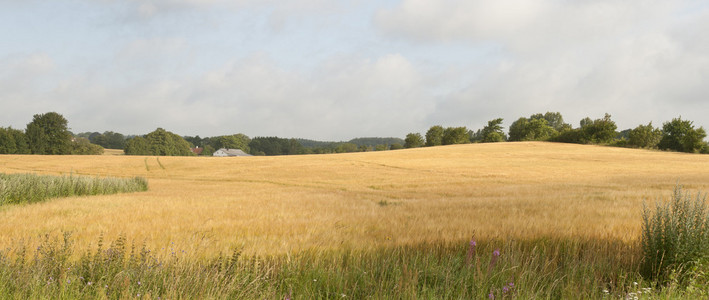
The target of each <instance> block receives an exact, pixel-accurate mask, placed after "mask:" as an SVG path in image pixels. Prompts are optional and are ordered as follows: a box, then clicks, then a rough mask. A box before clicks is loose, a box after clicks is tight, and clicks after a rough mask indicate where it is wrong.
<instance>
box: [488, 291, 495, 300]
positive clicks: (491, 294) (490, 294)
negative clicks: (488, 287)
mask: <svg viewBox="0 0 709 300" xmlns="http://www.w3.org/2000/svg"><path fill="white" fill-rule="evenodd" d="M487 298H488V299H495V294H493V293H492V291H490V293H489V294H487Z"/></svg>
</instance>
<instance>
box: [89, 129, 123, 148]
mask: <svg viewBox="0 0 709 300" xmlns="http://www.w3.org/2000/svg"><path fill="white" fill-rule="evenodd" d="M103 136H104V137H105V138H106V144H105V145H101V144H98V145H101V146H103V147H104V148H108V149H123V148H125V147H126V137H125V136H124V135H122V134H120V133H117V132H113V131H106V132H104V133H103ZM94 144H96V143H94Z"/></svg>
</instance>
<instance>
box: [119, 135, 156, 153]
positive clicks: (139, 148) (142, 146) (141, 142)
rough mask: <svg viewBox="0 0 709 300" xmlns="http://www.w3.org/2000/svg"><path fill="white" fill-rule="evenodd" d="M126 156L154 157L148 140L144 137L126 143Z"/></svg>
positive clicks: (137, 137)
mask: <svg viewBox="0 0 709 300" xmlns="http://www.w3.org/2000/svg"><path fill="white" fill-rule="evenodd" d="M123 152H124V153H125V154H126V155H153V154H152V153H151V152H150V148H149V145H148V140H146V139H145V138H144V137H142V136H136V137H134V138H131V139H128V140H127V141H126V147H125V149H124V150H123Z"/></svg>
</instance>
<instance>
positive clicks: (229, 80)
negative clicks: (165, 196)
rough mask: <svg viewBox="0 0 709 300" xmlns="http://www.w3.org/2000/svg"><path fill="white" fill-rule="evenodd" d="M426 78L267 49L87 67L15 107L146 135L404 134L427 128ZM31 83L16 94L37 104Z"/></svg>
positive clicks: (392, 65) (395, 66)
mask: <svg viewBox="0 0 709 300" xmlns="http://www.w3.org/2000/svg"><path fill="white" fill-rule="evenodd" d="M146 43H147V44H148V45H149V44H150V42H146ZM136 45H144V44H143V42H137V44H136ZM138 48H139V49H142V47H138ZM127 49H134V48H133V47H128V48H127ZM129 52H130V51H129ZM121 53H122V51H121ZM138 53H139V54H140V53H143V52H142V51H138ZM117 68H118V67H117ZM117 70H118V69H117ZM104 72H113V70H110V71H109V70H104ZM424 78H425V77H424V76H422V75H421V70H419V69H417V68H416V67H415V66H414V65H413V64H412V63H411V62H410V61H408V60H407V59H406V58H405V57H403V56H402V55H399V54H389V55H384V56H381V57H378V58H376V59H369V58H364V57H359V56H343V57H331V58H330V59H327V60H325V61H322V62H320V63H319V64H317V65H316V66H315V67H314V68H312V69H310V70H289V69H285V68H282V67H280V66H279V65H278V64H277V63H276V62H275V61H274V60H273V59H272V58H271V57H270V56H269V55H268V54H265V53H253V54H252V55H250V56H248V57H244V58H242V59H239V60H235V61H233V62H231V63H228V64H226V65H224V66H223V67H221V68H219V69H215V70H211V71H208V72H205V73H200V74H195V75H194V76H188V77H185V76H175V77H153V78H148V77H146V78H144V80H139V81H122V80H118V81H114V80H113V79H115V77H114V76H91V75H90V74H88V73H83V74H81V75H75V76H73V77H68V78H63V79H61V80H57V81H56V82H55V84H54V85H53V86H51V89H50V90H49V91H48V92H47V94H48V95H49V97H46V100H45V101H42V102H41V104H40V103H37V105H28V106H19V105H15V106H13V107H14V108H16V110H17V112H18V114H19V115H21V116H22V118H21V120H17V121H16V122H18V123H19V124H26V123H27V122H29V118H31V115H32V114H35V113H41V112H46V111H57V112H60V113H62V114H63V115H64V116H65V117H66V118H67V119H68V120H69V125H70V127H71V128H72V130H73V131H75V132H82V131H105V130H111V131H117V132H122V133H124V134H144V133H147V132H150V131H152V130H154V129H155V128H157V127H162V128H165V129H167V130H170V131H173V132H175V133H178V134H183V135H201V136H213V135H221V134H233V133H239V132H241V133H245V134H247V135H250V136H280V137H303V138H314V139H322V140H348V139H350V138H354V137H361V136H404V135H405V134H406V133H408V132H411V131H412V130H414V129H415V128H423V127H425V126H426V124H425V118H426V116H427V114H428V113H429V112H430V110H431V109H432V106H433V103H432V102H431V101H430V96H428V95H429V94H430V92H429V91H427V90H426V88H425V87H424V86H425V85H424V82H423V80H424ZM32 89H33V86H29V87H28V88H27V89H23V91H21V93H19V94H18V101H19V102H23V103H25V102H27V103H30V100H31V99H32V98H33V97H34V96H35V95H33V94H32V93H30V92H28V91H30V90H32Z"/></svg>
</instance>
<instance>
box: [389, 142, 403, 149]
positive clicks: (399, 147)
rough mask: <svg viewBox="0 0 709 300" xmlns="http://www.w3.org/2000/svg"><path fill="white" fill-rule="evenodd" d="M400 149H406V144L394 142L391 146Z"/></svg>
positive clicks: (390, 147)
mask: <svg viewBox="0 0 709 300" xmlns="http://www.w3.org/2000/svg"><path fill="white" fill-rule="evenodd" d="M399 149H404V146H402V145H401V144H399V143H393V144H391V145H390V146H389V150H399Z"/></svg>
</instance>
